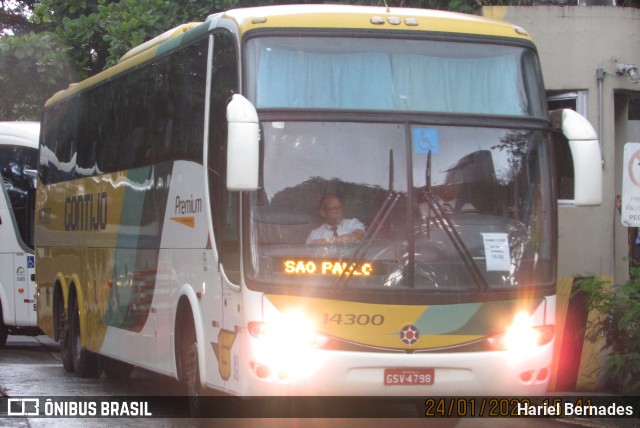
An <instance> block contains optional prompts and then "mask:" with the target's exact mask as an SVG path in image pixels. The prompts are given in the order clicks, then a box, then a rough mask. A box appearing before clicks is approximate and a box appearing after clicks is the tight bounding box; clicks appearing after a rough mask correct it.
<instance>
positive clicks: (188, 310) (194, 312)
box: [173, 285, 206, 385]
mask: <svg viewBox="0 0 640 428" xmlns="http://www.w3.org/2000/svg"><path fill="white" fill-rule="evenodd" d="M201 319H202V313H201V311H200V305H199V300H198V298H197V296H196V294H195V292H194V290H193V288H192V287H191V286H189V285H184V286H183V287H182V289H181V290H180V297H179V298H178V302H177V304H176V311H175V323H174V343H173V349H174V355H175V358H174V360H175V364H176V377H177V378H178V380H180V381H182V373H181V369H180V364H181V363H180V358H181V355H180V345H181V340H182V334H181V331H182V328H183V327H184V326H185V323H189V322H191V323H192V325H193V329H194V331H195V335H196V341H197V344H198V348H197V349H198V371H199V372H200V382H201V383H202V384H203V385H204V383H205V379H206V368H205V366H206V364H205V356H204V354H205V352H204V350H205V343H204V342H205V341H204V331H203V327H202V322H199V320H201Z"/></svg>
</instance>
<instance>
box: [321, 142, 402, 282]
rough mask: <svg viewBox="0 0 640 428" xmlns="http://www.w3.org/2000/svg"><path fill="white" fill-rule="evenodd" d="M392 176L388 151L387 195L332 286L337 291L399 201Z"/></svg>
mask: <svg viewBox="0 0 640 428" xmlns="http://www.w3.org/2000/svg"><path fill="white" fill-rule="evenodd" d="M393 174H394V168H393V150H389V190H388V193H387V197H386V198H385V200H384V202H383V203H382V205H381V206H380V208H379V209H378V211H377V212H376V215H375V216H374V217H373V220H372V221H371V224H370V225H369V227H368V228H367V230H366V231H365V233H364V236H363V237H362V239H360V242H359V244H358V246H357V247H356V249H355V251H354V252H353V255H352V256H351V258H350V262H349V266H347V268H345V269H344V270H343V271H342V273H341V274H340V277H339V278H338V279H337V280H336V282H335V284H334V285H333V287H334V288H336V289H337V288H345V287H346V285H347V282H348V281H349V279H350V278H351V270H350V269H349V268H350V267H354V268H355V267H356V266H358V265H359V264H360V263H362V260H363V259H364V256H365V255H366V254H367V250H368V249H369V247H370V246H371V243H372V242H373V240H374V239H375V237H376V236H378V233H379V232H380V230H381V229H382V227H383V226H384V224H385V223H386V221H387V218H389V215H390V214H391V212H392V211H393V207H394V206H395V205H396V203H397V202H398V200H399V199H400V196H401V193H400V192H396V191H394V190H393Z"/></svg>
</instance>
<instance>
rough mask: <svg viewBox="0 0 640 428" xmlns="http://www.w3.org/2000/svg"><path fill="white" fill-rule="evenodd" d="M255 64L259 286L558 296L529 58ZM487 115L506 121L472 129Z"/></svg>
mask: <svg viewBox="0 0 640 428" xmlns="http://www.w3.org/2000/svg"><path fill="white" fill-rule="evenodd" d="M247 57H248V61H249V67H248V71H247V72H248V73H249V78H248V79H247V81H248V82H254V81H255V82H256V84H255V85H254V86H253V87H252V88H249V96H250V97H252V100H253V101H254V103H255V104H256V106H257V107H258V112H259V114H260V115H261V116H262V119H263V120H262V123H261V132H262V135H263V146H264V147H263V160H262V171H263V175H262V182H261V189H260V191H258V192H256V193H253V194H251V195H250V196H249V210H248V215H247V216H245V221H246V222H247V223H246V226H245V227H244V228H243V230H245V231H248V233H247V234H246V236H247V241H245V242H248V243H249V247H250V249H251V251H250V252H248V253H246V259H245V263H244V266H245V268H246V272H245V273H246V275H245V278H246V279H247V283H248V285H249V287H259V288H263V287H266V288H270V287H291V288H292V289H298V290H306V291H301V292H304V293H306V292H312V291H311V290H316V291H318V292H319V291H320V290H322V289H324V288H328V289H334V288H344V289H349V290H351V291H354V290H355V291H357V290H363V291H367V292H374V291H379V292H393V291H397V290H413V291H423V292H425V293H427V294H429V293H432V292H449V291H451V292H456V293H460V292H469V293H476V292H482V293H486V292H487V291H492V290H496V291H497V290H500V291H505V290H513V289H518V288H521V287H548V286H553V284H554V279H555V263H554V262H553V260H554V257H555V254H554V251H555V249H554V248H553V245H551V243H552V242H553V239H554V237H553V233H554V230H555V229H554V228H555V225H554V224H552V223H553V220H552V219H553V218H554V217H553V210H554V209H555V208H554V207H553V204H552V200H553V199H552V186H551V183H550V180H549V179H548V178H546V177H549V176H550V172H549V170H548V168H549V164H548V162H549V159H548V157H549V150H548V144H549V132H548V129H547V128H546V127H545V125H541V122H540V121H538V120H531V119H537V117H538V116H543V115H544V114H546V113H544V114H543V112H545V110H544V107H543V104H544V103H543V102H542V101H541V99H540V96H539V94H540V93H541V91H540V90H539V87H538V86H537V85H538V84H539V82H541V79H540V77H539V76H540V72H539V67H538V65H537V64H538V63H537V60H536V57H535V53H534V52H531V51H529V50H528V49H526V48H524V47H517V46H501V45H490V44H478V43H476V44H472V43H462V42H445V41H432V40H429V41H424V40H423V41H420V40H398V39H396V40H393V39H388V40H380V39H371V38H362V39H358V38H355V39H354V38H345V39H339V38H330V39H328V38H321V37H318V38H307V37H305V38H287V37H278V38H275V37H265V38H254V39H251V40H250V41H249V42H248V55H247ZM364 70H366V71H367V72H364ZM252 73H253V76H252ZM276 110H277V111H276ZM343 110H345V111H349V112H350V113H349V114H348V115H345V114H341V113H340V112H341V111H343ZM372 110H373V111H376V110H384V111H385V112H384V114H377V115H375V116H371V115H370V114H368V113H366V112H365V111H367V112H370V111H372ZM289 112H291V113H289ZM316 112H317V113H316ZM359 112H360V113H359ZM479 113H482V114H484V115H490V116H492V117H494V118H496V120H499V119H500V118H503V119H502V121H501V122H496V120H494V121H490V120H488V121H482V122H478V121H477V120H475V121H472V120H470V118H472V117H474V116H476V115H477V114H479ZM301 114H302V115H301ZM319 115H320V116H319ZM372 117H375V120H373V119H372ZM436 117H437V119H434V118H436ZM274 118H277V120H276V119H274ZM430 118H431V120H430ZM287 119H290V120H287ZM523 125H525V126H523ZM324 195H328V196H325V197H324V198H323V196H324ZM327 197H328V198H329V205H327V206H323V203H325V202H327V199H326V198H327ZM330 211H334V212H330ZM336 217H339V218H338V219H337V220H335V218H336ZM332 218H333V220H332ZM331 222H333V223H336V222H339V223H340V226H338V229H336V230H335V231H333V230H331V226H332V225H335V224H330V223H331ZM347 233H350V235H349V236H348V237H347V236H342V237H341V236H340V235H344V234H347ZM287 292H290V291H287Z"/></svg>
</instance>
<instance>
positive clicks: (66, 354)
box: [56, 298, 74, 373]
mask: <svg viewBox="0 0 640 428" xmlns="http://www.w3.org/2000/svg"><path fill="white" fill-rule="evenodd" d="M56 301H57V304H56V306H57V308H56V313H57V314H58V315H57V317H58V331H59V333H58V334H59V335H60V359H61V360H62V367H64V369H65V370H66V371H67V372H68V373H73V372H74V369H73V357H72V353H71V338H70V337H69V322H68V319H69V317H68V316H66V315H65V312H64V302H63V301H62V298H58V299H56Z"/></svg>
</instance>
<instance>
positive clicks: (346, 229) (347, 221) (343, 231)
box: [307, 218, 365, 244]
mask: <svg viewBox="0 0 640 428" xmlns="http://www.w3.org/2000/svg"><path fill="white" fill-rule="evenodd" d="M356 230H362V231H363V232H364V230H365V227H364V224H362V222H361V221H360V220H358V219H357V218H343V219H342V221H341V222H340V223H339V224H338V226H337V229H336V232H337V233H338V236H342V235H348V234H350V233H353V232H355V231H356ZM329 238H333V230H332V229H331V226H329V225H328V224H327V223H324V224H321V225H320V226H319V227H316V228H315V229H313V230H312V231H311V233H309V237H308V238H307V244H308V243H310V242H311V241H315V240H317V239H326V240H328V239H329Z"/></svg>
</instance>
